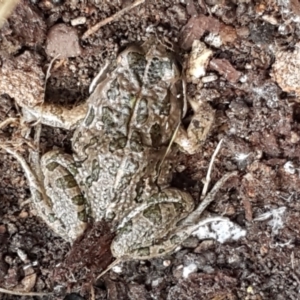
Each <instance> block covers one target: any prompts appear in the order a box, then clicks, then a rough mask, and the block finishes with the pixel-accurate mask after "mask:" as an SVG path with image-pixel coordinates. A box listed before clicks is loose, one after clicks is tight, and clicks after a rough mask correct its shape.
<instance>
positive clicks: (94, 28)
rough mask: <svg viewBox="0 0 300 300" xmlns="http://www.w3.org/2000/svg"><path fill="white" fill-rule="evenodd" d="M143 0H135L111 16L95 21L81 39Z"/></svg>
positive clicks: (143, 0)
mask: <svg viewBox="0 0 300 300" xmlns="http://www.w3.org/2000/svg"><path fill="white" fill-rule="evenodd" d="M144 2H145V0H136V1H135V2H133V3H132V4H131V5H128V6H126V7H125V8H124V9H121V10H120V11H118V12H117V13H115V14H114V15H112V16H111V17H108V18H106V19H104V20H102V21H100V22H99V23H97V24H96V25H94V26H92V27H91V28H90V29H88V30H87V31H86V32H85V33H84V34H83V36H82V39H86V38H87V37H89V36H90V35H92V34H94V33H95V32H96V31H97V30H99V29H100V28H101V27H103V26H104V25H106V24H107V23H109V22H112V21H114V20H116V19H118V18H119V17H120V16H121V15H122V14H124V13H126V12H127V11H129V10H130V9H132V8H134V7H136V6H138V5H140V4H142V3H144Z"/></svg>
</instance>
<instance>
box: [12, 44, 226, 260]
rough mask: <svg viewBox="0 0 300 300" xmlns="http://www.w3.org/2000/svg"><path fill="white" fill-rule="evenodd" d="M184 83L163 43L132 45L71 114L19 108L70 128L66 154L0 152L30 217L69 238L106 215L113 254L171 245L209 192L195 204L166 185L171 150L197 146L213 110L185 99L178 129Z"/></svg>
mask: <svg viewBox="0 0 300 300" xmlns="http://www.w3.org/2000/svg"><path fill="white" fill-rule="evenodd" d="M183 87H184V80H183V77H182V73H181V70H180V66H179V64H178V63H177V60H176V59H175V58H174V55H173V54H172V53H170V52H169V51H168V50H167V49H166V48H165V47H163V46H161V45H153V44H150V45H149V44H148V45H146V46H145V45H142V46H138V45H133V46H129V47H127V48H126V49H125V50H124V51H122V52H121V53H120V54H119V56H118V58H117V59H116V61H115V62H113V63H112V64H111V65H110V66H109V67H107V68H105V70H104V71H102V72H101V75H100V76H99V78H98V81H97V84H96V87H95V89H94V91H93V92H92V93H91V95H90V97H89V98H88V99H87V101H86V102H85V103H84V104H83V105H81V106H80V109H78V108H75V109H74V110H73V111H72V110H71V111H69V112H68V114H67V115H68V116H70V118H67V117H66V115H64V116H62V114H61V116H60V115H59V112H60V111H61V110H60V109H57V108H53V107H52V106H49V105H48V106H46V105H44V107H43V106H40V107H35V108H30V109H29V108H27V111H29V110H30V111H31V114H32V115H34V114H35V115H39V116H40V121H41V122H42V123H43V124H46V125H50V126H57V125H56V124H57V123H56V122H54V121H53V120H54V119H55V120H58V119H59V120H60V121H59V126H60V127H62V128H64V124H66V125H65V126H66V127H65V128H67V129H70V128H74V129H75V131H74V134H73V137H72V154H67V153H64V152H63V151H62V150H51V151H49V152H47V153H45V154H44V155H43V156H42V157H41V158H40V159H39V160H38V162H37V163H36V164H35V168H32V167H30V166H29V165H28V164H27V162H26V161H25V159H24V158H23V157H21V155H19V154H18V153H17V152H16V151H14V150H12V149H9V148H8V149H6V150H7V151H8V152H9V153H11V154H13V155H14V156H15V157H16V158H17V159H18V161H19V162H20V163H21V165H22V167H23V169H24V170H25V174H26V176H27V178H28V180H29V182H30V191H31V195H32V200H33V203H34V205H35V207H36V210H37V212H38V215H39V216H40V217H42V219H43V220H44V221H45V222H46V223H47V224H48V226H49V227H50V228H51V229H52V230H53V231H54V232H55V233H56V234H57V235H59V236H60V237H62V238H63V239H65V240H66V241H68V242H70V243H73V242H74V241H75V240H76V239H77V238H78V237H80V236H81V235H83V234H84V232H85V230H86V228H87V224H89V223H92V222H98V221H105V222H109V223H110V224H111V230H112V231H113V232H115V234H116V236H115V238H114V239H113V241H112V244H111V252H112V254H113V256H114V257H116V258H119V259H120V258H126V257H129V258H133V259H149V258H153V257H158V256H162V255H165V254H166V253H169V252H171V251H173V250H174V249H175V248H176V247H178V245H180V244H181V243H182V241H183V240H184V239H186V238H187V237H188V236H189V235H190V234H191V232H192V231H193V230H195V228H196V227H195V226H196V225H194V224H193V225H191V222H190V221H189V222H186V221H185V220H187V219H189V220H191V217H190V216H191V215H193V211H194V218H192V219H193V222H194V221H195V219H197V218H198V216H199V215H200V213H199V211H201V212H202V211H203V209H204V208H205V207H206V206H207V205H208V204H209V203H210V202H211V201H212V200H211V198H212V195H215V193H216V189H215V190H214V191H213V192H212V194H211V195H210V197H209V200H208V201H204V202H203V203H202V206H201V207H200V208H199V207H198V208H197V209H196V210H195V204H194V200H193V198H192V196H191V195H190V194H189V193H188V192H186V191H183V190H181V189H178V188H174V187H172V186H170V182H171V175H172V164H173V163H174V161H172V160H174V156H172V153H174V152H176V151H177V150H178V148H179V150H181V151H183V152H185V153H188V154H194V153H196V152H197V151H199V149H201V146H202V144H203V142H204V141H205V139H206V137H207V135H208V134H209V132H210V128H211V126H212V124H213V121H214V111H213V109H212V108H211V107H210V106H209V105H207V104H205V103H199V102H197V101H193V100H191V99H188V100H189V104H190V106H191V108H192V109H193V111H194V116H193V118H192V120H191V122H190V125H189V127H188V128H187V129H185V127H184V126H183V125H182V118H183V117H184V114H185V111H186V99H185V95H184V88H183ZM47 114H48V115H47ZM70 124H71V125H70ZM230 176H231V175H230ZM228 177H229V176H227V177H226V178H225V179H224V180H222V183H223V182H224V181H225V180H227V178H228ZM199 209H200V210H199ZM196 215H197V217H195V216H196ZM188 217H189V218H188Z"/></svg>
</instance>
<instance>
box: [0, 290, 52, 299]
mask: <svg viewBox="0 0 300 300" xmlns="http://www.w3.org/2000/svg"><path fill="white" fill-rule="evenodd" d="M0 293H2V294H9V295H16V296H37V297H43V296H48V295H52V293H35V292H18V291H10V290H7V289H3V288H0Z"/></svg>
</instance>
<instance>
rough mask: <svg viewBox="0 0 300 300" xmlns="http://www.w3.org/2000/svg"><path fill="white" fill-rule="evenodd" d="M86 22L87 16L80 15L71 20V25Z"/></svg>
mask: <svg viewBox="0 0 300 300" xmlns="http://www.w3.org/2000/svg"><path fill="white" fill-rule="evenodd" d="M85 22H86V17H78V18H76V19H73V20H71V25H72V26H78V25H82V24H85Z"/></svg>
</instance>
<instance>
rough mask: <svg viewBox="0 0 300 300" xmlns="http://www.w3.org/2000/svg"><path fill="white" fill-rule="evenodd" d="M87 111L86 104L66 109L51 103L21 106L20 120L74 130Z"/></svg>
mask: <svg viewBox="0 0 300 300" xmlns="http://www.w3.org/2000/svg"><path fill="white" fill-rule="evenodd" d="M87 111H88V105H87V103H86V102H85V103H82V104H80V105H77V106H75V107H73V108H72V109H67V108H65V107H63V106H59V105H56V104H53V103H44V104H42V105H37V106H34V107H28V106H25V105H23V106H22V113H23V115H22V118H23V120H24V121H25V122H35V121H38V122H40V123H41V124H44V125H48V126H51V127H59V128H63V129H67V130H70V129H74V128H75V127H76V125H77V124H78V123H79V122H80V121H81V120H82V119H84V117H85V116H86V113H87Z"/></svg>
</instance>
